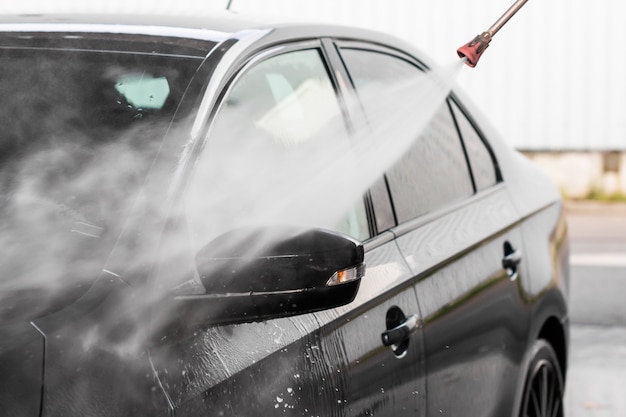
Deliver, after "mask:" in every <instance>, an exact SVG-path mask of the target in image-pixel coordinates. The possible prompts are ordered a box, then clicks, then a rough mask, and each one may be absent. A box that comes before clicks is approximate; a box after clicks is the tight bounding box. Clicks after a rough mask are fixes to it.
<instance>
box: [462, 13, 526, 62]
mask: <svg viewBox="0 0 626 417" xmlns="http://www.w3.org/2000/svg"><path fill="white" fill-rule="evenodd" d="M527 1H528V0H517V1H516V2H515V3H513V5H512V6H511V7H509V10H507V11H506V12H505V13H504V14H503V15H502V17H500V19H498V20H497V21H496V23H494V24H493V25H492V26H491V27H490V28H489V30H487V31H486V32H483V33H481V34H480V35H477V36H476V37H475V38H474V39H472V40H471V41H470V42H469V43H467V44H466V45H463V46H461V47H460V48H459V49H457V51H456V53H457V54H458V55H459V58H463V59H465V60H466V61H465V63H466V64H467V65H468V66H470V67H472V68H474V67H475V66H476V64H477V63H478V60H479V59H480V56H481V55H482V54H483V52H485V49H487V47H488V46H489V42H491V38H493V36H494V35H495V34H496V32H497V31H499V30H500V28H501V27H502V26H504V24H505V23H506V22H508V21H509V19H510V18H511V17H512V16H513V15H514V14H515V13H517V11H518V10H519V9H520V8H521V7H522V6H523V5H524V4H525V3H526V2H527Z"/></svg>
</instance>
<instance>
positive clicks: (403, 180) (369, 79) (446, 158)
mask: <svg viewBox="0 0 626 417" xmlns="http://www.w3.org/2000/svg"><path fill="white" fill-rule="evenodd" d="M342 56H343V59H344V62H345V64H346V67H347V69H348V72H349V73H350V76H351V79H352V82H353V84H354V86H355V88H356V90H357V93H358V92H359V91H360V90H362V89H363V88H367V89H368V95H369V94H373V93H376V92H377V90H378V92H377V94H379V95H380V96H381V97H382V96H388V95H389V94H395V93H397V94H398V100H396V101H395V102H397V103H398V104H397V105H398V106H402V103H403V102H404V101H403V100H402V99H401V95H402V94H406V92H405V91H397V92H396V91H395V89H393V90H391V91H390V90H389V89H387V88H386V87H388V86H389V85H392V83H395V85H397V84H398V83H402V82H403V80H409V79H411V78H415V79H418V78H419V77H420V76H421V74H423V73H422V70H421V69H420V68H418V67H417V66H415V65H413V64H411V63H410V62H408V61H407V60H404V59H402V58H400V57H397V56H395V55H389V54H385V53H382V52H377V51H367V50H361V49H343V50H342ZM374 95H375V94H374ZM392 102H393V101H392ZM369 103H370V100H366V101H365V102H364V103H363V105H364V108H365V111H366V113H368V118H369V120H370V122H371V123H374V124H376V123H379V122H383V121H382V120H377V118H376V117H377V115H376V113H377V112H376V111H375V109H374V108H372V109H371V110H369V111H368V105H369ZM373 104H374V105H375V103H373ZM386 177H387V182H388V185H389V189H390V191H391V197H392V200H393V204H394V208H395V214H396V217H397V221H398V222H404V221H407V220H410V219H412V218H415V217H417V216H420V215H422V214H425V213H429V212H431V211H433V210H436V209H438V208H441V207H443V206H445V205H447V204H450V203H453V202H456V201H459V200H462V199H464V198H466V197H469V196H471V195H472V194H473V193H474V188H473V184H472V180H471V176H470V172H469V167H468V165H467V160H466V157H465V152H464V150H463V146H462V143H461V140H460V138H459V134H458V131H457V128H456V125H455V123H454V119H453V118H452V114H451V113H450V109H449V107H448V105H447V103H446V102H444V103H442V104H441V105H440V107H439V109H438V111H437V113H436V114H435V116H434V117H433V118H432V120H431V121H430V123H429V124H428V125H427V126H426V128H425V129H424V130H423V131H422V132H421V134H419V135H418V137H416V138H415V142H414V143H413V145H412V146H411V147H410V149H409V150H408V152H406V153H405V154H404V156H403V157H402V158H401V159H400V160H399V161H398V162H397V163H396V164H395V165H394V166H393V167H392V168H391V169H390V170H388V172H387V175H386ZM376 214H378V213H376ZM377 218H378V217H377Z"/></svg>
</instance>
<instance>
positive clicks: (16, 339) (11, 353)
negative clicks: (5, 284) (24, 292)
mask: <svg viewBox="0 0 626 417" xmlns="http://www.w3.org/2000/svg"><path fill="white" fill-rule="evenodd" d="M4 295H5V294H4V293H2V292H0V304H1V305H2V307H3V309H2V311H1V312H2V313H3V314H2V316H3V317H2V318H3V319H6V317H4V316H9V317H10V316H11V315H12V313H13V311H11V310H14V309H16V308H15V307H16V306H15V303H14V302H13V299H12V298H9V297H6V298H5V297H4ZM20 318H21V317H20ZM7 321H8V322H9V323H7ZM4 323H5V324H3V325H2V326H0V375H2V378H0V415H6V416H21V417H35V416H38V415H39V413H40V412H41V392H42V386H43V362H44V337H43V335H42V334H41V333H40V332H39V331H38V329H37V328H36V327H34V326H33V325H31V323H28V322H26V321H23V320H20V321H17V322H15V321H14V322H11V321H10V320H4Z"/></svg>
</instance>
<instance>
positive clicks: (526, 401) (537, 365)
mask: <svg viewBox="0 0 626 417" xmlns="http://www.w3.org/2000/svg"><path fill="white" fill-rule="evenodd" d="M563 390H564V384H563V373H562V372H561V367H560V366H559V361H558V358H557V356H556V353H555V352H554V349H553V348H552V346H551V345H550V343H548V342H547V341H545V340H537V341H535V343H534V345H533V348H532V357H531V360H530V363H529V364H528V371H527V374H526V383H525V385H524V396H523V397H522V406H521V409H520V414H519V415H520V417H563V415H564V412H563Z"/></svg>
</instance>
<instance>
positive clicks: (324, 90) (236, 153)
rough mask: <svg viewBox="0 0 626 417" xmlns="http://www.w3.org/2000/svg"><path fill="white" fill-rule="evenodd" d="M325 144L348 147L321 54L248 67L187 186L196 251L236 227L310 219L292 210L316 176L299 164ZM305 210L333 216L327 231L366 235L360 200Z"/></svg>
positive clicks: (294, 54) (308, 52)
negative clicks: (306, 176)
mask: <svg viewBox="0 0 626 417" xmlns="http://www.w3.org/2000/svg"><path fill="white" fill-rule="evenodd" d="M328 141H343V142H345V143H346V146H348V144H349V141H350V137H349V134H348V130H347V127H346V124H345V118H344V116H343V113H342V110H341V106H340V103H339V99H338V96H337V93H336V91H335V88H334V86H333V83H332V80H331V78H330V75H329V73H328V70H327V67H326V65H325V63H324V60H323V58H322V55H321V51H320V50H319V49H316V48H312V49H304V50H296V51H289V52H285V53H282V54H279V55H273V56H270V57H268V58H266V59H265V60H263V61H260V62H257V63H255V64H253V66H251V67H249V68H247V69H246V70H245V71H244V72H243V73H242V74H241V75H240V76H239V77H238V78H236V79H235V81H234V83H233V85H232V87H231V88H230V89H229V91H228V92H227V93H226V95H225V97H224V100H223V102H222V105H221V108H220V109H219V111H218V113H217V114H216V116H215V120H214V122H213V127H212V130H211V133H210V137H209V138H208V140H207V145H206V149H205V151H204V152H203V155H202V156H201V158H200V160H199V163H198V164H197V167H196V173H195V175H194V176H193V178H192V181H191V182H190V186H189V192H188V193H187V194H188V197H187V202H186V205H187V210H186V211H187V213H188V218H189V221H190V224H191V227H190V230H191V231H192V233H193V234H194V236H195V237H194V238H193V240H194V241H195V242H196V243H195V245H196V247H197V245H201V244H202V243H206V242H207V238H208V237H210V236H215V235H216V234H217V233H221V232H226V231H228V230H230V229H233V228H236V227H242V226H246V225H252V224H257V225H258V224H263V225H270V224H275V223H288V224H292V223H301V222H302V221H305V222H306V221H308V220H309V219H305V218H303V216H306V215H305V214H304V215H303V213H298V212H297V211H298V209H292V207H299V203H298V195H302V193H306V192H307V188H308V187H315V186H316V185H315V179H314V178H301V175H303V174H302V172H305V171H307V169H308V167H303V166H300V163H301V164H302V165H307V161H306V159H308V158H310V156H309V155H313V153H316V154H318V153H319V152H324V146H325V144H327V143H329V142H328ZM318 155H319V154H318ZM319 157H320V158H323V154H322V155H319ZM301 168H302V169H301ZM323 168H325V167H323V166H322V167H321V169H323ZM317 174H318V171H316V170H313V171H312V172H311V175H310V176H311V177H315V176H316V175H317ZM311 192H313V191H311ZM312 195H313V194H312ZM307 210H308V211H311V210H316V211H325V212H330V214H331V215H333V216H334V217H336V218H335V220H334V221H333V222H332V223H330V220H329V223H328V224H326V223H325V224H323V225H320V226H322V227H326V228H334V229H335V230H336V231H341V232H344V233H347V234H350V235H351V236H353V237H355V238H358V239H360V240H364V239H366V238H368V237H369V227H368V220H367V214H366V209H365V204H364V202H363V201H362V199H361V200H359V201H357V202H356V203H355V204H354V206H353V207H349V206H345V205H337V208H336V209H335V208H334V207H328V205H323V206H322V205H320V206H319V207H311V206H309V207H305V208H304V209H303V211H307ZM333 210H337V211H338V212H337V213H336V215H334V214H333V213H334V212H332V211H333ZM207 213H211V215H207ZM307 224H308V223H307ZM312 225H313V226H315V225H316V224H312Z"/></svg>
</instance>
